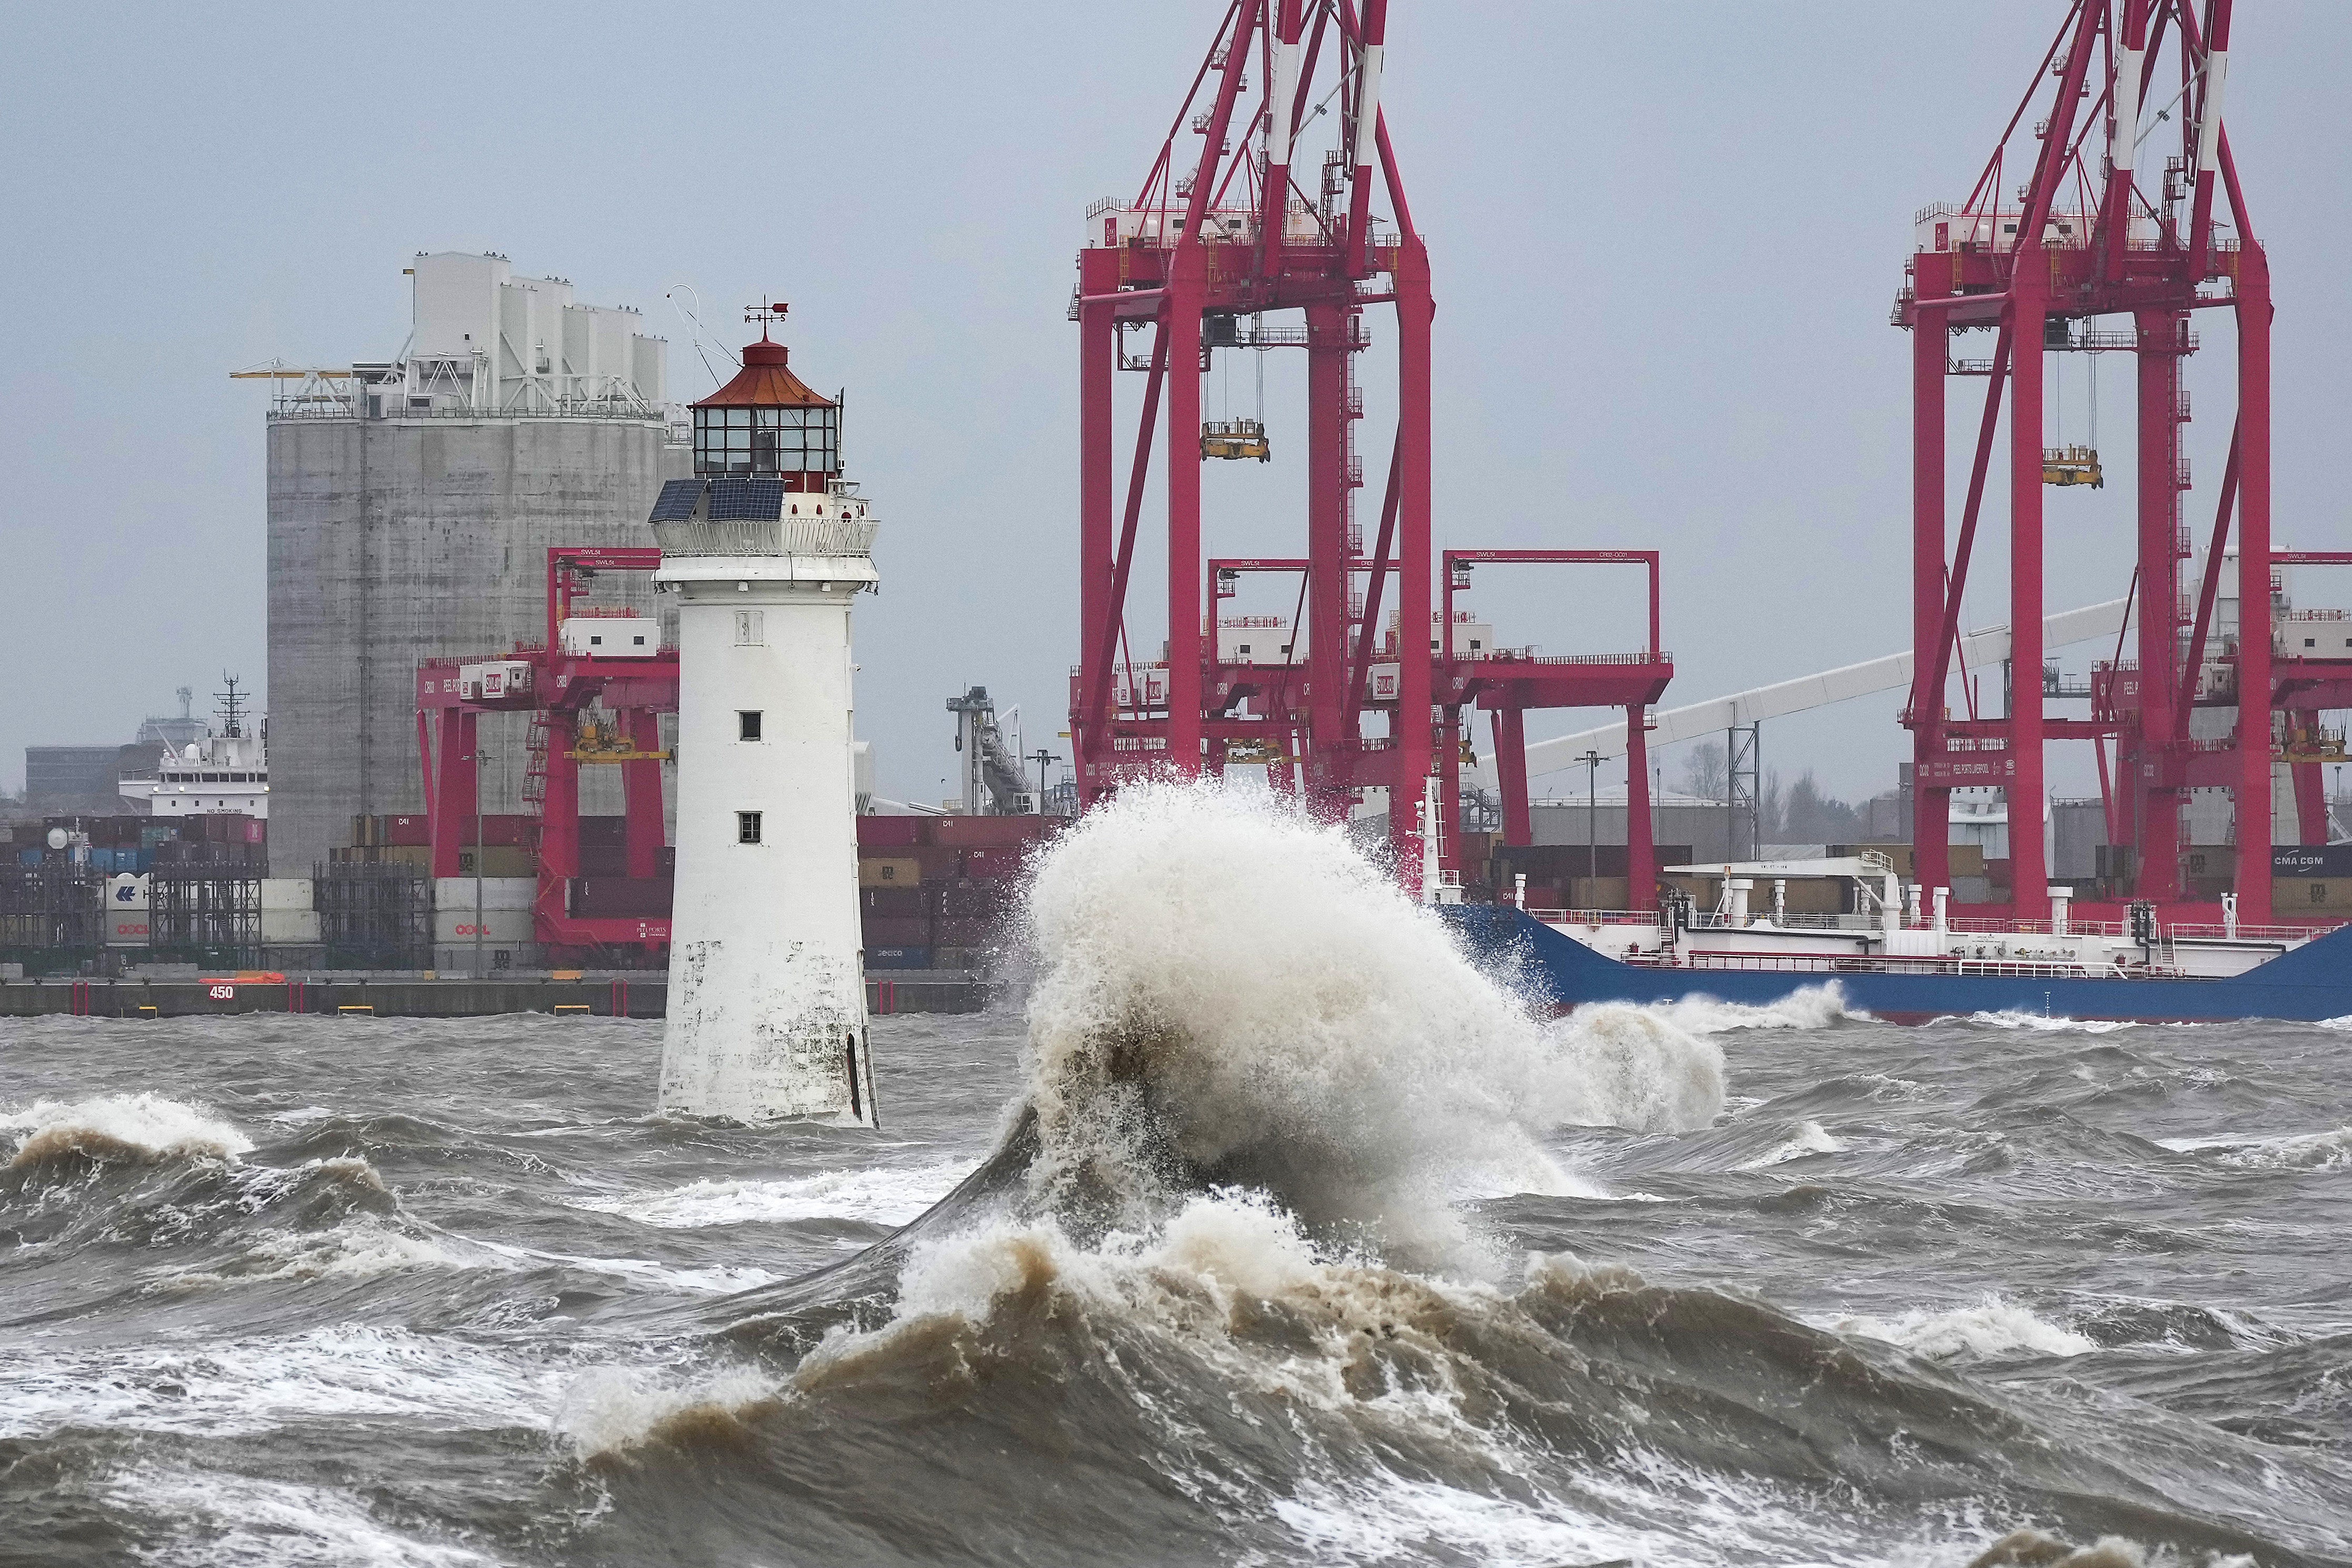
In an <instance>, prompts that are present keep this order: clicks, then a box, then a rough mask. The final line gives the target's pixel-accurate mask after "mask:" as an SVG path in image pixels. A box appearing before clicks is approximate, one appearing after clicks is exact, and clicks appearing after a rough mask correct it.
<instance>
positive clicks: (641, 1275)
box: [468, 1240, 782, 1295]
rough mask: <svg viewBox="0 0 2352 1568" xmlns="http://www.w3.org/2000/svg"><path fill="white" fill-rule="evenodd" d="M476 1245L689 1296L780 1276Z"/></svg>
mask: <svg viewBox="0 0 2352 1568" xmlns="http://www.w3.org/2000/svg"><path fill="white" fill-rule="evenodd" d="M468 1245H469V1246H473V1247H478V1248H480V1249H483V1250H485V1251H488V1252H491V1253H495V1254H496V1255H498V1256H499V1258H501V1259H504V1260H508V1263H509V1266H513V1267H520V1266H523V1262H524V1260H536V1261H538V1262H542V1263H562V1264H566V1265H569V1266H570V1267H572V1268H574V1269H585V1270H589V1271H590V1272H591V1273H596V1274H613V1275H617V1276H618V1277H620V1278H622V1279H626V1280H635V1281H639V1282H640V1283H643V1284H648V1285H653V1286H656V1287H657V1288H659V1289H662V1290H666V1291H684V1292H686V1293H688V1294H689V1295H703V1294H718V1295H727V1294H731V1293H733V1292H734V1291H748V1290H751V1288H752V1287H753V1286H755V1285H770V1284H773V1283H774V1282H775V1281H777V1280H778V1279H780V1278H782V1276H781V1275H777V1274H773V1273H771V1272H770V1271H769V1270H765V1269H761V1268H758V1267H756V1266H754V1265H751V1264H742V1265H728V1264H723V1263H714V1264H709V1265H706V1266H704V1267H701V1268H690V1269H677V1268H672V1267H671V1266H670V1265H668V1264H667V1263H657V1262H656V1261H654V1260H652V1259H650V1258H583V1257H581V1256H579V1255H578V1254H576V1253H571V1252H542V1251H541V1250H540V1249H537V1248H535V1247H517V1246H514V1245H513V1244H511V1243H509V1242H504V1241H482V1240H477V1241H471V1242H469V1243H468Z"/></svg>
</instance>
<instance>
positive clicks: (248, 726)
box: [121, 680, 269, 818]
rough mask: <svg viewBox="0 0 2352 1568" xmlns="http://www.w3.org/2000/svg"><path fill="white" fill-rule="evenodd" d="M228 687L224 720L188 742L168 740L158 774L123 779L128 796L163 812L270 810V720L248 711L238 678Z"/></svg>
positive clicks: (161, 814)
mask: <svg viewBox="0 0 2352 1568" xmlns="http://www.w3.org/2000/svg"><path fill="white" fill-rule="evenodd" d="M228 688H229V689H228V690H227V691H226V692H225V693H223V694H222V707H221V713H220V717H219V720H218V722H217V723H215V725H214V726H213V727H211V728H210V729H209V730H208V731H206V733H205V734H204V735H202V736H199V737H196V738H195V739H194V740H190V741H188V742H187V743H186V744H184V745H166V746H165V747H163V756H162V757H161V758H159V759H158V761H157V762H156V765H155V777H154V778H152V779H123V780H122V781H121V792H122V797H123V799H125V800H144V801H146V802H147V806H148V810H150V811H151V812H152V814H154V815H155V816H158V817H197V816H205V815H210V814H214V813H218V812H242V813H244V814H245V815H246V816H248V817H264V818H266V817H268V815H269V721H268V719H267V718H263V719H260V720H258V721H257V720H256V719H254V717H253V716H251V715H249V714H247V713H246V712H245V711H244V707H245V695H244V694H243V693H241V692H239V691H238V690H237V689H236V681H234V680H232V681H230V682H229V683H228ZM150 723H151V725H152V723H153V721H152V720H151V721H150Z"/></svg>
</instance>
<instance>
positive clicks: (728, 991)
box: [651, 305, 880, 1127]
mask: <svg viewBox="0 0 2352 1568" xmlns="http://www.w3.org/2000/svg"><path fill="white" fill-rule="evenodd" d="M783 314H784V307H783V306H782V305H774V306H761V308H758V309H757V310H754V311H752V312H751V314H750V319H753V320H757V321H759V322H760V323H761V334H760V340H759V341H758V342H756V343H752V344H750V345H749V346H747V347H746V348H745V349H744V350H743V368H742V371H741V372H740V374H738V375H737V376H736V377H735V379H734V380H732V381H730V382H728V383H727V384H726V385H725V386H724V387H721V388H720V389H719V391H718V392H714V393H712V394H711V395H710V396H709V397H707V398H705V399H703V400H702V401H701V402H698V403H696V404H694V405H693V414H694V477H693V478H691V479H673V480H671V481H670V482H669V483H668V484H667V485H665V486H663V487H662V492H661V497H660V499H659V500H657V501H656V503H655V506H654V511H653V517H652V518H651V522H652V525H653V531H654V538H655V542H656V543H657V544H658V545H659V546H660V547H661V552H662V563H661V570H660V571H659V572H658V573H657V574H656V577H655V581H656V584H657V585H658V587H659V589H660V591H661V592H663V593H664V594H667V595H670V596H672V602H674V603H675V604H676V605H677V650H678V704H677V759H678V760H677V883H676V896H675V901H674V906H673V911H672V916H671V927H670V957H669V1005H668V1018H667V1023H666V1024H665V1026H664V1029H663V1033H662V1063H661V1091H660V1104H661V1109H663V1110H664V1111H669V1112H676V1113H680V1114H685V1115H694V1116H723V1117H728V1118H731V1119H733V1120H736V1121H740V1122H754V1123H756V1122H768V1121H775V1120H779V1119H782V1118H785V1117H811V1118H817V1119H822V1120H825V1121H830V1122H834V1123H837V1124H842V1125H862V1126H868V1127H870V1126H875V1125H877V1119H876V1115H875V1106H874V1071H873V1063H872V1059H871V1057H870V1055H869V1053H868V1050H867V1044H866V977H865V972H864V965H863V957H862V955H861V953H860V951H859V943H860V937H859V932H858V909H857V821H856V793H855V789H856V787H855V780H854V778H853V768H854V766H855V765H854V760H853V757H852V738H853V721H854V710H853V706H852V701H851V695H850V685H851V682H850V675H851V671H852V669H853V665H852V664H851V663H850V606H851V604H852V603H853V601H855V600H856V596H857V594H858V593H859V592H860V591H862V590H865V589H869V588H873V587H875V586H876V585H877V583H878V582H879V580H880V579H879V578H878V577H877V574H876V572H875V570H874V560H873V553H872V552H873V545H874V533H875V528H876V521H875V518H874V517H873V515H872V514H871V512H870V511H869V509H868V507H867V503H866V500H865V498H864V497H860V496H859V495H858V494H857V487H856V486H855V485H853V484H851V483H849V482H848V481H847V480H845V479H844V478H843V477H842V472H841V405H840V403H839V402H836V401H835V400H832V399H828V398H824V397H821V396H819V395H818V394H817V393H816V392H812V391H811V390H810V389H809V388H808V387H807V386H806V385H805V384H803V382H801V380H800V378H799V377H797V376H795V375H794V374H793V371H792V368H791V362H790V356H789V354H788V353H787V351H786V350H785V347H784V345H783V344H782V343H778V342H774V341H772V340H771V337H770V333H769V328H770V326H771V325H772V324H773V323H775V322H778V321H781V320H782V318H783Z"/></svg>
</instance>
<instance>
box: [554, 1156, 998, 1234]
mask: <svg viewBox="0 0 2352 1568" xmlns="http://www.w3.org/2000/svg"><path fill="white" fill-rule="evenodd" d="M978 1168H979V1162H978V1161H976V1160H961V1161H949V1162H947V1163H945V1164H942V1165H934V1166H917V1167H914V1168H899V1167H892V1166H879V1167H874V1168H869V1169H864V1170H856V1169H852V1170H837V1171H824V1172H821V1173H819V1174H818V1175H815V1176H794V1177H787V1178H780V1179H777V1180H772V1181H737V1180H730V1179H724V1178H706V1179H704V1180H702V1181H697V1182H689V1183H688V1184H687V1185H686V1186H677V1187H671V1188H669V1189H668V1190H667V1191H664V1192H654V1193H637V1194H611V1195H606V1196H604V1197H585V1198H573V1199H571V1200H570V1201H571V1203H572V1207H575V1208H587V1209H594V1210H596V1211H598V1212H600V1213H604V1214H617V1215H620V1216H622V1217H623V1218H627V1219H634V1220H636V1221H638V1222H639V1223H640V1224H644V1225H651V1226H656V1227H658V1228H662V1229H665V1230H689V1229H696V1228H700V1227H703V1226H708V1225H755V1224H767V1225H780V1224H790V1223H792V1222H793V1221H795V1220H803V1219H857V1220H864V1221H866V1223H868V1224H872V1225H890V1226H898V1225H904V1224H906V1223H907V1222H908V1221H909V1220H911V1219H914V1218H917V1217H918V1216H919V1215H920V1214H921V1213H922V1212H923V1211H924V1210H925V1209H927V1208H929V1207H931V1205H933V1204H934V1203H937V1202H938V1201H939V1200H940V1198H941V1197H945V1196H946V1195H947V1194H948V1192H949V1191H950V1189H952V1188H953V1187H954V1186H955V1185H956V1183H958V1182H960V1181H961V1180H963V1178H964V1177H966V1176H970V1175H971V1173H972V1172H973V1171H974V1170H976V1169H978Z"/></svg>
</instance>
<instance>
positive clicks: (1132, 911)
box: [1027, 785, 1722, 1257]
mask: <svg viewBox="0 0 2352 1568" xmlns="http://www.w3.org/2000/svg"><path fill="white" fill-rule="evenodd" d="M1029 924H1030V927H1031V931H1032V935H1033V939H1034V946H1035V949H1036V953H1037V957H1038V962H1039V971H1038V976H1037V979H1036V982H1035V984H1034V987H1033V988H1032V991H1031V994H1030V1001H1029V1010H1028V1021H1029V1044H1028V1052H1027V1055H1028V1067H1029V1073H1030V1101H1031V1103H1032V1104H1033V1105H1034V1107H1035V1109H1036V1111H1037V1113H1038V1121H1039V1134H1040V1141H1041V1144H1042V1146H1043V1150H1044V1154H1043V1157H1042V1158H1041V1159H1040V1160H1039V1161H1038V1162H1037V1163H1036V1165H1035V1166H1034V1167H1033V1180H1034V1181H1035V1182H1036V1183H1037V1184H1038V1185H1039V1186H1041V1187H1045V1188H1052V1187H1054V1186H1056V1184H1070V1185H1086V1186H1088V1187H1089V1188H1090V1189H1091V1190H1093V1191H1095V1192H1097V1193H1105V1192H1107V1193H1108V1194H1109V1195H1110V1196H1112V1197H1115V1198H1117V1199H1118V1200H1120V1201H1124V1202H1126V1203H1127V1204H1129V1206H1130V1207H1129V1218H1131V1220H1132V1221H1133V1222H1134V1223H1137V1224H1143V1223H1146V1222H1147V1219H1148V1216H1149V1214H1150V1212H1151V1211H1152V1210H1153V1209H1154V1208H1155V1207H1156V1206H1157V1205H1158V1204H1159V1203H1160V1201H1161V1199H1163V1198H1164V1197H1166V1195H1164V1194H1160V1193H1159V1192H1158V1191H1157V1189H1156V1187H1155V1186H1153V1184H1152V1180H1151V1177H1150V1174H1149V1173H1150V1172H1151V1171H1153V1170H1155V1169H1158V1168H1160V1161H1159V1160H1158V1159H1156V1158H1155V1155H1157V1154H1158V1153H1159V1148H1158V1146H1157V1145H1165V1146H1166V1148H1167V1149H1168V1150H1169V1151H1170V1152H1172V1153H1174V1154H1175V1155H1179V1156H1181V1158H1182V1159H1184V1160H1186V1161H1188V1162H1190V1163H1191V1164H1192V1166H1194V1167H1195V1168H1203V1169H1207V1170H1210V1171H1213V1172H1218V1173H1221V1174H1223V1175H1230V1176H1232V1177H1233V1178H1234V1179H1236V1180H1244V1181H1247V1182H1249V1183H1251V1184H1253V1185H1261V1186H1265V1187H1267V1188H1269V1189H1271V1190H1273V1191H1275V1192H1276V1194H1277V1195H1278V1196H1279V1197H1281V1198H1282V1200H1283V1201H1284V1202H1285V1203H1286V1205H1287V1206H1289V1207H1292V1208H1294V1209H1296V1210H1297V1212H1298V1213H1300V1214H1301V1215H1302V1216H1304V1217H1305V1218H1307V1220H1308V1221H1309V1222H1310V1223H1312V1224H1317V1225H1322V1224H1327V1223H1340V1224H1355V1225H1362V1226H1370V1227H1373V1228H1377V1230H1378V1231H1379V1233H1380V1234H1381V1236H1382V1237H1383V1239H1385V1241H1386V1243H1387V1244H1389V1245H1391V1246H1392V1247H1395V1248H1397V1249H1400V1255H1419V1256H1423V1257H1431V1256H1437V1255H1442V1254H1444V1253H1445V1252H1446V1251H1447V1250H1448V1249H1451V1248H1453V1247H1454V1246H1455V1245H1457V1244H1458V1243H1459V1241H1460V1239H1461V1235H1462V1231H1461V1227H1460V1224H1459V1221H1458V1219H1457V1218H1455V1217H1454V1214H1453V1212H1452V1211H1451V1209H1450V1207H1449V1205H1450V1204H1451V1203H1452V1202H1453V1201H1454V1199H1456V1198H1458V1197H1462V1196H1464V1195H1465V1194H1468V1193H1474V1192H1475V1193H1494V1192H1512V1191H1531V1190H1532V1191H1563V1190H1575V1189H1576V1184H1574V1183H1573V1181H1572V1178H1570V1176H1568V1175H1567V1174H1566V1173H1564V1172H1562V1171H1561V1170H1560V1169H1559V1167H1558V1166H1556V1165H1555V1164H1554V1163H1553V1162H1552V1161H1551V1160H1550V1159H1549V1156H1547V1155H1545V1153H1544V1151H1543V1150H1542V1148H1541V1147H1540V1146H1539V1145H1538V1143H1537V1141H1536V1135H1537V1134H1539V1133H1540V1132H1543V1131H1545V1130H1548V1129H1549V1128H1550V1127H1553V1126H1557V1125H1559V1124H1563V1123H1568V1122H1614V1121H1620V1120H1622V1121H1625V1122H1627V1123H1630V1124H1633V1125H1637V1126H1641V1127H1643V1128H1646V1129H1652V1130H1658V1129H1664V1128H1676V1127H1686V1126H1692V1125H1703V1124H1705V1123H1706V1120H1708V1119H1710V1118H1711V1117H1712V1116H1713V1115H1714V1113H1716V1111H1717V1109H1719V1108H1720V1105H1721V1095H1722V1085H1721V1067H1720V1058H1719V1055H1716V1054H1713V1052H1712V1048H1711V1047H1708V1046H1706V1045H1704V1044H1703V1043H1701V1042H1699V1041H1697V1040H1695V1039H1694V1038H1693V1037H1692V1036H1691V1035H1690V1034H1689V1032H1688V1031H1687V1030H1681V1029H1679V1028H1678V1027H1677V1026H1674V1025H1672V1024H1671V1022H1670V1021H1661V1020H1658V1019H1653V1018H1650V1017H1647V1016H1646V1015H1643V1014H1640V1013H1638V1012H1636V1011H1634V1010H1633V1009H1622V1010H1621V1011H1620V1013H1618V1014H1615V1015H1611V1016H1608V1017H1604V1018H1601V1019H1588V1020H1585V1021H1583V1022H1580V1023H1579V1022H1573V1021H1572V1022H1571V1023H1570V1025H1569V1026H1568V1027H1567V1028H1565V1029H1564V1030H1551V1029H1547V1028H1546V1027H1544V1026H1543V1025H1541V1024H1539V1023H1538V1021H1537V1020H1536V1019H1535V1018H1534V1017H1533V1015H1532V1013H1531V1011H1530V1009H1528V1007H1527V1006H1526V1005H1524V1004H1523V1003H1522V1002H1521V1001H1520V999H1519V998H1515V997H1513V996H1511V995H1510V994H1509V993H1507V992H1506V991H1504V990H1503V989H1501V988H1498V987H1497V986H1496V985H1495V984H1494V983H1493V982H1492V981H1490V980H1489V979H1488V978H1486V977H1485V976H1484V975H1482V974H1481V973H1480V972H1479V971H1478V969H1477V968H1476V967H1474V966H1473V965H1472V964H1471V962H1470V961H1469V959H1468V958H1467V957H1466V956H1465V955H1464V953H1463V952H1462V951H1461V950H1460V948H1459V947H1458V946H1456V944H1455V942H1454V938H1453V936H1452V934H1451V931H1450V929H1449V928H1448V927H1447V926H1446V925H1444V923H1443V922H1442V921H1441V920H1440V919H1439V918H1438V917H1437V916H1436V915H1433V914H1432V913H1431V912H1429V911H1427V910H1424V909H1423V908H1421V907H1420V906H1419V905H1417V904H1414V903H1412V902H1411V901H1410V900H1408V899H1406V898H1405V897H1404V896H1403V895H1402V894H1401V893H1400V892H1398V890H1397V889H1396V887H1395V886H1394V885H1393V883H1391V881H1390V880H1389V879H1388V878H1387V877H1386V876H1385V875H1384V874H1383V873H1381V872H1379V871H1378V870H1376V869H1375V868H1374V867H1373V866H1372V865H1370V863H1369V862H1367V861H1366V860H1365V859H1364V858H1363V856H1362V855H1360V853H1358V852H1357V851H1356V850H1355V848H1354V847H1353V846H1352V845H1351V844H1350V842H1349V840H1348V837H1347V835H1346V833H1345V832H1344V831H1342V830H1340V829H1339V828H1337V827H1334V826H1330V825H1328V824H1321V823H1317V822H1314V821H1310V820H1308V819H1307V817H1305V816H1304V815H1303V814H1299V813H1297V812H1295V811H1292V810H1288V809H1286V807H1285V806H1284V805H1283V804H1281V803H1279V802H1277V801H1276V800H1272V799H1270V798H1265V797H1259V798H1255V799H1251V798H1247V797H1244V796H1239V795H1235V794H1233V793H1230V792H1227V791H1224V790H1222V789H1217V788H1215V787H1213V786H1210V785H1200V786H1192V787H1177V786H1172V785H1155V786H1149V787H1142V788H1136V789H1128V790H1125V791H1122V792H1121V793H1120V794H1119V796H1118V798H1117V799H1116V800H1113V801H1111V802H1109V803H1108V805H1106V806H1102V807H1098V808H1097V810H1094V811H1093V812H1092V813H1090V814H1089V815H1088V816H1087V817H1086V818H1084V819H1082V820H1081V821H1079V823H1078V824H1077V826H1076V828H1074V829H1073V830H1072V831H1068V832H1066V833H1064V834H1063V835H1062V836H1061V837H1060V838H1059V839H1058V840H1056V841H1055V845H1054V847H1053V849H1052V850H1051V851H1050V852H1048V853H1047V854H1046V855H1045V858H1044V860H1043V862H1042V863H1041V864H1040V867H1039V869H1038V872H1037V873H1036V877H1035V881H1034V883H1033V885H1032V888H1031V890H1030V897H1029ZM1147 1144H1150V1145H1155V1146H1146V1145H1147Z"/></svg>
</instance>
